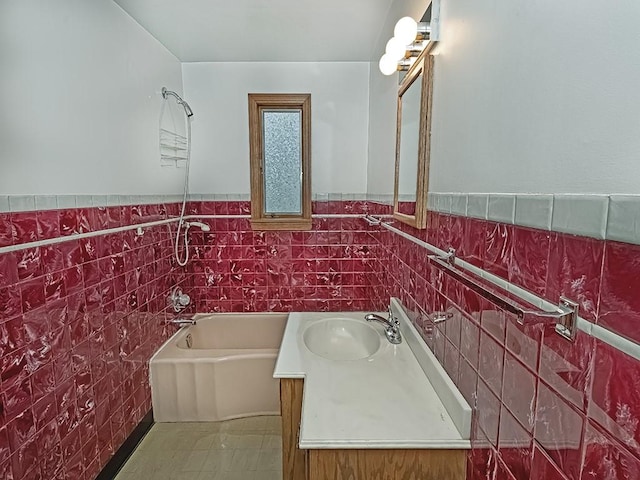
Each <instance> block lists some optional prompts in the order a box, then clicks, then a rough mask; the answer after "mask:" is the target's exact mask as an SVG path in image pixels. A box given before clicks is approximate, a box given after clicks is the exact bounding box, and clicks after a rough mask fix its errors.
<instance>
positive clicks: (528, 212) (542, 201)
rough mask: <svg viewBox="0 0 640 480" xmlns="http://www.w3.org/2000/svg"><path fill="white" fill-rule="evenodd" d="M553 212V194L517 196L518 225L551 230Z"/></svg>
mask: <svg viewBox="0 0 640 480" xmlns="http://www.w3.org/2000/svg"><path fill="white" fill-rule="evenodd" d="M552 213H553V195H517V196H516V216H515V221H514V223H515V224H516V225H522V226H523V227H531V228H538V229H540V230H551V215H552Z"/></svg>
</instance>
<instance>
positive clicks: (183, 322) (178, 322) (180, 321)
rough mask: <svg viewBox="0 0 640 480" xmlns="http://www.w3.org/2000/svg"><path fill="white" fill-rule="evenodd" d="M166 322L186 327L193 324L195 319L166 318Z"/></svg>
mask: <svg viewBox="0 0 640 480" xmlns="http://www.w3.org/2000/svg"><path fill="white" fill-rule="evenodd" d="M166 323H170V324H171V325H175V326H177V327H180V328H182V327H186V326H187V325H195V324H196V320H195V319H194V318H174V319H172V320H167V322H166Z"/></svg>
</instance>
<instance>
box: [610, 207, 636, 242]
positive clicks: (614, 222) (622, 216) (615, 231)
mask: <svg viewBox="0 0 640 480" xmlns="http://www.w3.org/2000/svg"><path fill="white" fill-rule="evenodd" d="M607 240H616V241H618V242H627V243H635V244H636V245H638V244H640V195H611V197H610V200H609V216H608V218H607Z"/></svg>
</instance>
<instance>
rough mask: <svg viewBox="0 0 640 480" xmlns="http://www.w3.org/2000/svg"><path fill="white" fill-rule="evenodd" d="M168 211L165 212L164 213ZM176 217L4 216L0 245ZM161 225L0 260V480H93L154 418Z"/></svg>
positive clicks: (138, 213)
mask: <svg viewBox="0 0 640 480" xmlns="http://www.w3.org/2000/svg"><path fill="white" fill-rule="evenodd" d="M167 210H169V211H167ZM170 213H172V214H176V213H177V207H176V206H175V205H167V206H165V205H144V206H131V207H112V208H111V207H110V208H87V209H69V210H51V211H38V212H24V213H12V214H0V246H10V245H20V244H23V243H26V242H31V241H35V240H43V239H50V238H56V237H60V236H68V235H71V234H75V233H85V232H91V231H98V230H102V229H106V228H112V227H118V226H123V225H130V224H132V223H139V222H143V221H152V220H158V219H161V218H166V217H167V215H168V214H170ZM170 255H171V246H170V240H169V236H168V230H167V227H166V226H164V227H156V228H151V229H147V230H146V231H145V234H144V236H142V237H136V236H135V235H134V232H133V231H127V232H123V233H115V234H108V235H101V236H96V237H92V238H87V239H82V240H71V241H68V242H64V243H58V244H55V245H50V246H44V247H36V248H29V249H23V250H18V251H15V252H11V253H4V254H0V372H1V373H0V478H2V479H3V480H20V479H69V480H84V479H86V480H93V479H94V478H95V476H96V475H97V474H98V473H99V471H100V470H101V469H102V467H103V466H104V465H105V464H106V462H107V461H108V460H109V459H110V458H111V456H112V454H113V452H115V450H117V449H118V447H120V445H121V444H122V442H123V441H124V439H125V438H126V437H127V436H128V435H129V434H130V433H131V431H132V430H133V428H134V427H135V426H136V425H137V424H138V422H139V421H140V419H141V418H142V417H143V416H144V415H145V414H146V413H147V412H148V411H149V409H150V408H151V402H150V390H149V385H148V381H147V372H148V366H147V365H148V360H149V358H150V356H151V354H152V353H153V352H154V351H155V349H156V348H157V347H158V346H159V345H160V344H161V342H162V341H163V340H164V339H165V338H166V337H167V335H168V334H170V333H172V332H171V331H170V330H169V329H167V328H165V327H164V326H163V320H164V315H165V313H164V309H165V303H166V296H167V292H168V289H169V287H170V286H171V285H173V284H174V283H176V282H178V281H180V280H181V278H180V276H179V275H178V274H177V272H172V263H171V258H170Z"/></svg>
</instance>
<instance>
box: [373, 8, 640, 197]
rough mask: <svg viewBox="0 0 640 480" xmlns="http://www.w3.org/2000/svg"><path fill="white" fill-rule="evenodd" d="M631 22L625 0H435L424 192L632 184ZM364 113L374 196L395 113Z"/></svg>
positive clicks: (636, 37)
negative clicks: (436, 39)
mask: <svg viewBox="0 0 640 480" xmlns="http://www.w3.org/2000/svg"><path fill="white" fill-rule="evenodd" d="M399 1H400V0H397V2H396V3H398V2H399ZM400 3H406V2H400ZM418 16H419V15H417V16H416V17H414V18H418ZM397 18H399V15H396V16H395V18H394V21H395V20H396V19H397ZM639 19H640V2H638V1H637V0H620V1H617V2H608V3H606V4H602V3H601V2H596V1H595V0H565V1H562V2H542V3H540V2H531V1H529V0H496V1H493V2H478V1H475V0H442V2H441V42H440V44H439V47H438V48H437V50H436V53H437V54H438V55H437V58H436V61H435V83H434V100H433V120H432V121H433V124H432V151H431V176H430V190H431V191H433V192H515V193H526V192H540V193H552V192H565V193H633V194H638V193H640V182H638V178H640V114H639V113H638V112H640V95H638V87H637V86H638V85H640V60H639V58H640V57H638V55H635V54H633V52H636V51H637V50H638V47H637V46H638V45H639V44H640V34H639V33H638V20H639ZM371 74H372V78H373V77H375V75H378V76H381V74H380V73H379V72H376V71H374V70H373V68H372V73H371ZM383 82H384V81H383V80H380V79H379V78H375V79H374V80H372V93H373V91H374V89H376V87H375V86H374V85H375V84H378V85H381V84H382V83H383ZM378 90H379V91H380V92H381V94H384V95H388V96H389V97H391V96H392V94H391V93H390V92H387V88H386V84H385V88H378ZM394 93H395V92H394ZM377 101H378V102H380V103H381V104H385V105H388V106H389V105H391V100H390V98H388V97H386V96H385V97H381V98H380V99H379V100H377ZM372 104H373V102H372ZM388 108H390V107H387V109H388ZM374 113H375V112H374V110H373V107H372V116H371V120H370V121H371V131H372V132H377V133H376V134H373V133H372V134H371V135H370V138H371V144H370V150H371V151H372V152H374V151H382V152H385V154H384V158H382V156H376V155H375V154H374V153H372V154H371V155H370V157H369V191H370V192H373V193H380V192H382V191H383V190H384V186H383V185H381V184H380V180H381V178H377V177H376V176H375V174H374V173H373V172H376V171H382V170H384V171H390V170H389V164H392V162H393V159H392V158H386V157H387V156H388V155H389V152H392V149H391V147H390V146H389V144H391V145H392V144H393V142H394V137H393V131H394V130H393V129H394V128H395V124H394V125H393V127H392V126H391V124H390V122H389V116H390V115H392V116H394V118H395V110H394V112H387V113H385V114H384V115H382V113H383V112H380V114H379V115H374ZM382 139H383V140H384V142H385V144H384V145H376V146H375V148H374V143H375V142H380V141H382ZM387 185H388V186H387V188H386V190H387V191H389V192H390V191H392V188H393V182H392V180H388V181H387ZM383 193H386V192H383Z"/></svg>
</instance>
